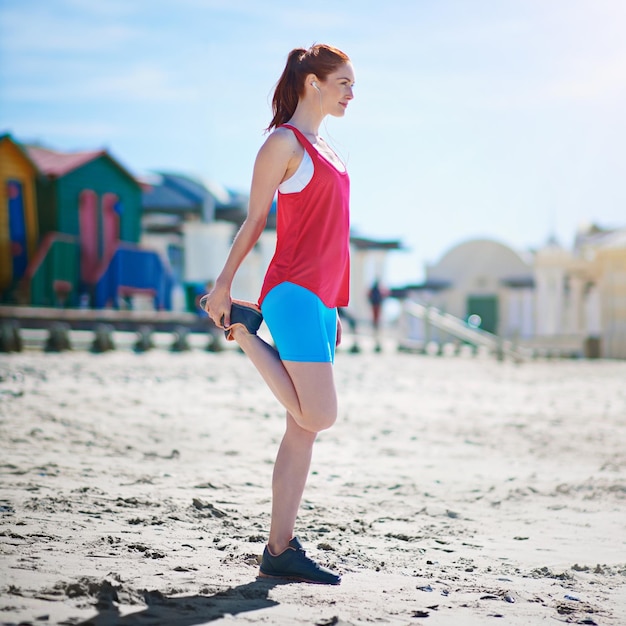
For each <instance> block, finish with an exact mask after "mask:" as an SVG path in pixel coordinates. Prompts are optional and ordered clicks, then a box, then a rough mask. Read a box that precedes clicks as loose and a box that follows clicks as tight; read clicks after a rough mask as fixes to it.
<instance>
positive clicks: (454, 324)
mask: <svg viewBox="0 0 626 626" xmlns="http://www.w3.org/2000/svg"><path fill="white" fill-rule="evenodd" d="M404 311H405V313H407V314H408V315H411V316H413V317H416V318H418V319H420V320H422V321H423V322H424V330H425V335H426V337H428V335H429V328H437V329H438V330H440V331H442V332H444V333H446V334H448V335H450V336H451V337H454V338H455V339H458V340H460V341H463V342H466V343H468V344H470V345H473V346H476V347H482V348H486V349H487V350H489V352H490V353H492V354H495V355H496V356H497V358H498V359H503V358H504V357H505V356H506V357H509V358H512V359H513V360H515V361H517V362H520V361H523V360H524V359H525V355H524V354H523V353H522V351H521V350H520V349H519V348H518V347H516V346H514V345H513V342H511V341H506V340H504V339H502V338H501V337H498V336H497V335H494V334H492V333H489V332H487V331H484V330H480V329H479V328H472V327H471V326H468V324H467V323H466V322H464V321H463V320H462V319H460V318H458V317H455V316H454V315H450V314H449V313H442V312H441V311H439V310H438V309H436V308H434V307H427V306H424V305H423V304H419V303H418V302H413V301H406V302H405V303H404Z"/></svg>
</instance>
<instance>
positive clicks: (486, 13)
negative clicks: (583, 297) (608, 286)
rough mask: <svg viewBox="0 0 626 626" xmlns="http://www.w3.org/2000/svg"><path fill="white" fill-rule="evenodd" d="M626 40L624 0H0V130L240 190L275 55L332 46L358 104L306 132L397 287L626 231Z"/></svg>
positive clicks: (256, 143)
mask: <svg viewBox="0 0 626 626" xmlns="http://www.w3.org/2000/svg"><path fill="white" fill-rule="evenodd" d="M625 32H626V2H623V1H622V0H471V1H467V0H385V1H384V2H383V1H380V0H376V1H370V0H344V1H342V0H333V1H327V0H317V1H316V2H293V1H292V0H289V1H284V0H267V1H264V2H259V1H258V0H177V2H171V1H167V2H166V1H164V0H106V2H94V1H93V0H0V132H10V133H11V134H12V135H13V136H14V138H15V139H17V140H19V141H23V142H39V143H42V144H44V145H46V146H48V147H50V148H53V149H58V150H92V149H99V148H106V149H108V150H109V151H110V152H111V154H112V155H113V156H114V157H115V158H116V159H118V160H119V161H120V162H121V163H122V165H124V166H125V167H127V168H128V169H129V170H130V171H131V172H133V173H134V174H136V175H138V176H142V175H145V174H146V173H148V172H150V171H155V170H156V171H174V172H180V173H186V174H190V175H193V176H199V177H201V178H203V179H205V180H211V181H215V182H216V183H219V184H222V185H225V186H227V187H229V188H232V189H234V190H238V191H244V192H248V191H249V185H250V179H251V173H252V167H253V164H254V159H255V157H256V153H257V151H258V149H259V147H260V146H261V144H262V143H263V141H264V139H265V134H264V128H266V127H267V125H268V124H269V121H270V119H271V96H272V92H273V88H274V85H275V83H276V81H277V80H278V77H279V76H280V74H281V72H282V69H283V67H284V64H285V60H286V57H287V54H288V53H289V51H290V50H291V49H293V48H296V47H308V46H310V45H311V44H313V43H329V44H332V45H334V46H337V47H339V48H341V49H342V50H344V51H345V52H346V53H347V54H348V55H349V56H350V58H351V59H352V62H353V65H354V69H355V74H356V84H355V90H354V91H355V98H354V100H353V101H352V102H351V103H350V105H349V107H348V111H347V113H346V115H345V117H343V118H340V119H337V118H328V119H327V121H326V122H325V123H324V125H323V126H322V128H321V133H320V134H322V135H323V136H324V137H325V138H326V139H327V140H328V141H329V143H331V145H333V146H334V148H335V149H336V151H337V152H338V153H339V154H340V155H341V156H342V158H343V159H344V160H345V161H346V163H347V166H348V170H349V172H350V178H351V186H352V194H351V212H352V226H353V231H354V233H355V234H356V235H359V236H363V237H370V238H373V239H385V240H387V239H392V240H396V239H397V240H400V241H401V243H402V244H403V247H404V250H403V251H402V252H395V253H393V254H391V255H390V258H389V260H388V265H387V275H386V280H387V282H388V283H389V284H390V285H395V286H398V285H402V284H406V283H409V282H410V283H414V282H419V281H420V280H423V278H424V268H425V266H426V265H427V264H434V263H436V262H437V261H438V260H439V259H440V258H441V257H442V256H443V255H444V254H445V253H446V252H447V251H448V250H450V248H452V247H453V246H455V245H457V244H459V243H462V242H463V241H466V240H468V239H474V238H488V239H493V240H496V241H499V242H501V243H504V244H506V245H509V246H511V247H513V248H514V249H516V250H518V251H520V252H523V251H526V250H530V249H536V248H538V247H541V246H543V245H545V243H546V242H547V240H548V239H549V238H550V237H556V239H557V240H558V241H559V242H560V243H561V245H563V246H565V247H569V246H571V244H572V242H573V239H574V237H575V234H576V232H577V230H578V229H579V228H580V227H581V225H584V224H589V223H595V224H598V225H599V226H602V227H606V228H611V227H625V226H626V113H625V112H626V37H625V36H624V33H625Z"/></svg>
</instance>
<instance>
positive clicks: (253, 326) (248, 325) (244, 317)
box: [224, 300, 263, 341]
mask: <svg viewBox="0 0 626 626" xmlns="http://www.w3.org/2000/svg"><path fill="white" fill-rule="evenodd" d="M262 322H263V315H262V314H261V309H259V307H258V306H257V305H256V304H253V303H252V302H244V301H242V300H233V301H232V304H231V307H230V326H229V327H228V328H227V329H226V330H225V331H224V334H225V335H226V339H228V341H233V333H232V331H233V326H237V325H238V324H239V325H241V326H244V327H245V329H246V330H247V331H248V332H249V333H250V334H251V335H256V332H257V330H259V328H260V327H261V323H262Z"/></svg>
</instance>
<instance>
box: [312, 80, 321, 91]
mask: <svg viewBox="0 0 626 626" xmlns="http://www.w3.org/2000/svg"><path fill="white" fill-rule="evenodd" d="M311 86H312V87H313V88H314V89H317V91H319V90H320V88H319V87H318V86H317V83H316V82H315V81H313V82H312V83H311Z"/></svg>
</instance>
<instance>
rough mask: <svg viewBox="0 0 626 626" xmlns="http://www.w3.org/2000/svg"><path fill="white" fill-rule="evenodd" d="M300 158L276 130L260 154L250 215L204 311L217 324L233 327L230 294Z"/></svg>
mask: <svg viewBox="0 0 626 626" xmlns="http://www.w3.org/2000/svg"><path fill="white" fill-rule="evenodd" d="M298 154H299V143H298V141H297V139H296V138H295V136H294V135H293V133H292V132H290V131H287V130H281V129H279V130H276V131H275V132H273V133H272V134H271V135H270V136H269V137H268V138H267V140H266V141H265V143H264V144H263V146H261V149H260V150H259V153H258V154H257V157H256V161H255V164H254V171H253V174H252V184H251V187H250V203H249V206H248V215H247V217H246V219H245V221H244V222H243V224H242V225H241V228H240V229H239V232H238V233H237V236H236V237H235V239H234V241H233V244H232V246H231V249H230V252H229V254H228V258H227V259H226V263H225V264H224V268H223V269H222V271H221V273H220V275H219V276H218V278H217V279H216V281H215V287H214V288H213V290H212V291H211V293H210V294H209V297H208V298H207V300H206V303H205V309H206V311H207V313H208V314H209V316H210V318H211V319H212V320H213V322H215V324H216V325H217V326H219V327H221V328H224V327H228V326H230V307H231V297H230V290H231V286H232V282H233V279H234V277H235V274H236V273H237V270H238V269H239V267H240V266H241V264H242V263H243V261H244V259H245V258H246V256H247V255H248V253H249V252H250V250H252V248H253V247H254V245H255V244H256V242H257V241H258V240H259V237H260V236H261V233H262V232H263V229H264V228H265V224H266V222H267V216H268V213H269V210H270V207H271V205H272V200H273V199H274V194H275V193H276V189H277V188H278V185H280V183H281V182H282V181H283V180H284V179H286V178H288V177H289V176H290V175H291V174H290V173H289V172H290V171H291V170H292V169H293V161H294V160H295V159H296V158H297V156H298Z"/></svg>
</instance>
